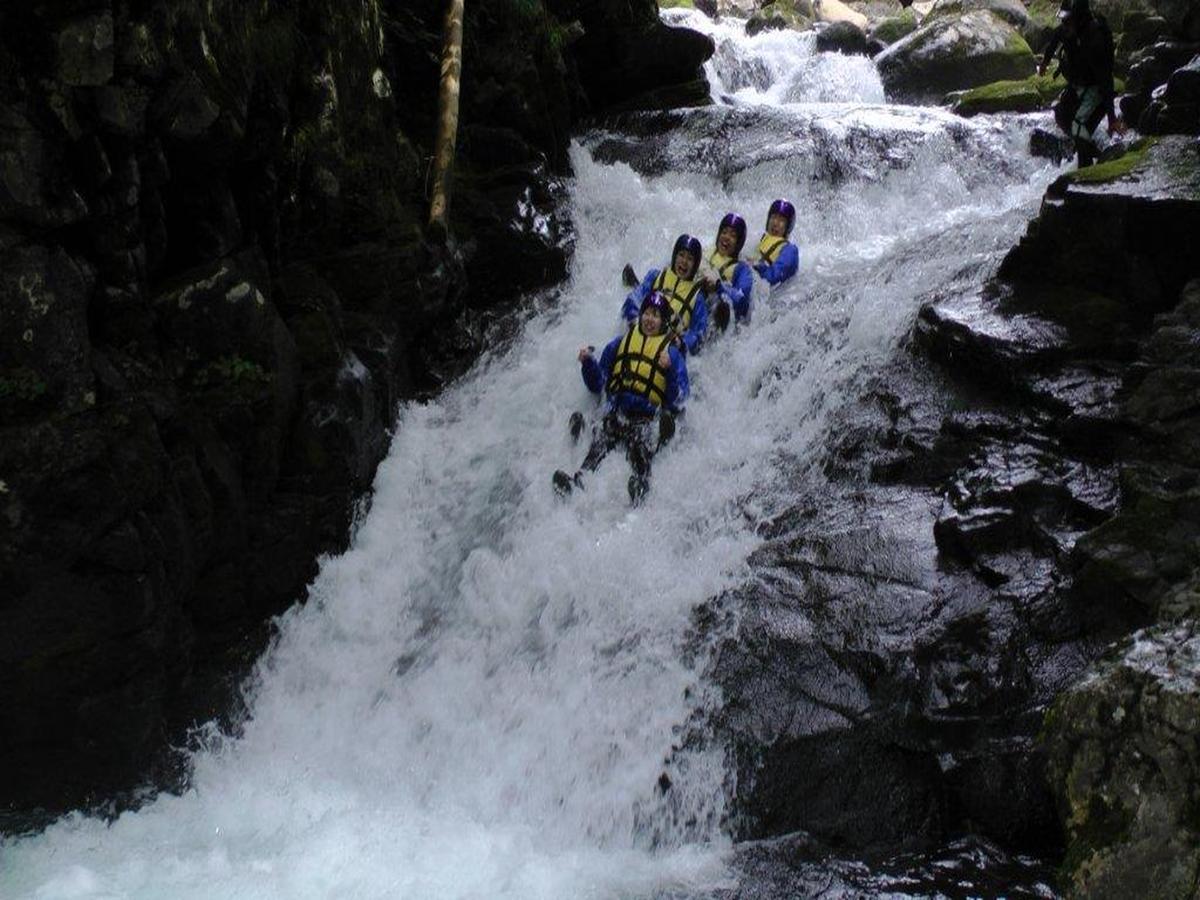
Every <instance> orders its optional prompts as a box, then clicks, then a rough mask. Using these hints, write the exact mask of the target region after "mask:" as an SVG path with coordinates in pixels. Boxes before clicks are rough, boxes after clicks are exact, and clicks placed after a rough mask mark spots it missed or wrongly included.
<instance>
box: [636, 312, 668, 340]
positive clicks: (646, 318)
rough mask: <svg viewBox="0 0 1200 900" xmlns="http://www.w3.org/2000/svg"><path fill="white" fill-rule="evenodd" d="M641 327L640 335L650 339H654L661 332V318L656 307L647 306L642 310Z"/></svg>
mask: <svg viewBox="0 0 1200 900" xmlns="http://www.w3.org/2000/svg"><path fill="white" fill-rule="evenodd" d="M641 325H642V333H643V334H646V335H648V336H650V337H654V336H655V335H657V334H660V333H661V332H662V328H663V317H662V313H661V312H659V310H658V307H655V306H647V307H646V308H645V309H643V310H642V318H641Z"/></svg>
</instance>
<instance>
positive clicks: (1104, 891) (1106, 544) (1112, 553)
mask: <svg viewBox="0 0 1200 900" xmlns="http://www.w3.org/2000/svg"><path fill="white" fill-rule="evenodd" d="M1118 162H1119V161H1118ZM1198 171H1200V160H1198V158H1197V156H1196V148H1195V143H1194V141H1191V140H1188V139H1185V138H1171V139H1164V140H1162V141H1161V142H1160V143H1158V144H1154V145H1152V146H1149V147H1148V148H1146V147H1143V155H1142V156H1141V157H1140V158H1137V157H1135V158H1134V159H1132V160H1127V161H1126V165H1125V166H1124V167H1120V166H1115V164H1110V168H1109V169H1108V170H1107V171H1105V170H1103V168H1102V167H1098V168H1097V169H1096V170H1095V171H1093V172H1091V173H1088V172H1084V173H1082V174H1080V175H1078V176H1074V177H1071V178H1068V179H1066V180H1065V181H1064V182H1063V183H1062V184H1060V185H1057V186H1056V187H1055V188H1052V189H1051V192H1050V193H1049V194H1048V196H1047V199H1046V201H1045V202H1044V203H1043V207H1042V213H1041V215H1040V216H1039V218H1038V219H1037V220H1035V222H1033V223H1032V224H1031V225H1030V227H1029V230H1028V233H1027V234H1026V237H1025V238H1024V239H1022V241H1021V243H1020V245H1019V246H1017V247H1016V248H1014V249H1013V251H1012V252H1011V253H1010V254H1009V255H1008V257H1007V258H1006V260H1005V262H1004V264H1003V266H1002V267H1001V270H1000V272H1001V278H1002V279H1003V280H1002V281H1001V282H999V283H997V284H995V285H994V286H993V287H992V288H991V289H990V290H989V291H985V292H984V294H983V295H980V296H976V297H973V298H955V299H953V300H949V301H943V302H939V303H935V304H931V305H929V306H927V307H925V308H924V309H923V310H922V313H921V316H920V320H919V322H918V325H917V329H916V332H915V337H916V343H917V345H918V346H919V347H920V348H922V349H923V350H924V351H925V352H926V353H927V354H928V355H929V356H930V357H931V358H933V359H935V360H937V361H939V362H941V363H942V364H943V365H944V366H946V367H947V368H948V369H950V370H951V371H954V372H958V373H961V374H962V375H965V376H967V377H968V378H970V379H972V380H974V381H975V382H976V383H977V384H978V385H979V386H980V387H981V388H986V389H987V391H988V393H989V394H990V395H992V396H995V394H996V393H998V392H999V393H1006V392H1010V391H1015V392H1017V393H1020V394H1024V395H1025V397H1026V398H1027V406H1026V409H1027V410H1035V411H1038V410H1040V413H1035V415H1034V416H1033V422H1034V423H1035V424H1036V431H1035V432H1032V433H1031V432H1029V431H1028V430H1026V429H1024V428H1023V429H1022V438H1021V443H1022V445H1024V446H1025V447H1027V448H1028V449H1020V450H1018V451H1017V454H1016V456H1015V457H1013V456H1008V457H1007V458H1006V459H1005V461H1004V462H1003V463H1000V462H999V460H996V461H995V462H993V464H990V465H988V466H986V467H985V468H984V469H983V470H981V471H980V472H979V473H978V475H980V476H982V483H983V484H984V485H986V487H985V489H984V490H982V491H981V490H979V488H978V487H976V486H972V485H971V480H972V479H970V478H966V479H964V478H963V477H962V476H961V475H960V476H959V478H958V479H957V481H956V482H955V484H954V486H953V487H952V488H951V490H950V492H949V493H948V495H947V498H948V502H949V505H950V507H952V508H953V509H954V512H953V513H952V514H951V515H950V516H943V517H941V518H939V521H938V523H937V526H936V528H935V534H936V535H937V539H938V546H939V548H940V549H941V550H942V551H943V552H944V553H945V554H947V555H948V556H952V557H957V558H959V559H960V560H964V561H968V563H969V564H970V565H971V566H972V568H973V570H974V571H975V572H976V574H977V575H978V576H979V577H980V579H981V580H982V581H983V582H984V583H996V584H999V585H1003V587H1002V588H1001V589H1002V590H1003V589H1007V586H1008V585H1009V583H1010V581H1009V580H1006V579H1008V578H1009V577H1010V571H1011V563H1012V561H1011V558H1009V559H1006V558H1005V555H1006V553H1011V549H1009V548H1011V547H1012V546H1013V544H1012V541H1013V537H1014V535H1028V536H1030V537H1032V539H1033V542H1032V544H1031V546H1032V547H1034V548H1036V551H1035V552H1036V553H1037V554H1038V555H1040V556H1042V557H1043V558H1044V559H1047V560H1049V561H1051V562H1052V567H1051V571H1052V573H1053V579H1054V581H1055V582H1056V586H1055V588H1054V590H1053V592H1052V596H1054V597H1055V600H1054V601H1053V602H1052V603H1051V604H1050V605H1049V606H1048V607H1046V608H1045V610H1044V611H1045V613H1046V614H1047V616H1048V618H1047V619H1046V621H1047V622H1054V623H1056V627H1062V626H1064V625H1066V626H1067V627H1068V629H1069V631H1070V632H1073V633H1075V634H1077V635H1078V638H1079V639H1078V643H1077V645H1076V650H1075V651H1074V652H1076V653H1077V654H1078V655H1077V656H1076V658H1075V661H1074V664H1073V665H1072V666H1068V667H1067V669H1066V670H1064V671H1070V670H1072V669H1073V670H1074V671H1075V675H1074V676H1073V677H1071V678H1070V679H1069V680H1068V683H1066V684H1064V683H1062V682H1061V681H1060V682H1059V686H1060V687H1068V688H1069V689H1068V690H1066V692H1065V693H1063V694H1062V695H1061V696H1059V697H1058V698H1056V699H1055V700H1054V701H1053V703H1052V705H1051V708H1050V712H1049V715H1048V716H1047V718H1046V721H1045V725H1044V730H1043V733H1042V737H1043V741H1042V744H1041V750H1040V751H1039V752H1040V753H1042V754H1043V755H1044V758H1045V760H1046V772H1047V775H1048V777H1049V782H1048V783H1049V785H1050V786H1051V789H1052V791H1053V794H1054V797H1055V802H1056V805H1057V807H1058V809H1059V811H1060V816H1061V819H1062V822H1063V824H1064V827H1065V829H1066V842H1067V843H1066V860H1065V862H1064V864H1063V869H1062V870H1063V872H1064V874H1065V876H1066V878H1067V886H1068V887H1069V888H1070V890H1071V892H1072V893H1073V894H1075V895H1078V896H1144V897H1175V896H1183V895H1187V894H1189V892H1190V891H1192V890H1193V889H1194V886H1195V882H1196V872H1197V856H1196V853H1195V846H1196V835H1195V827H1194V822H1193V820H1192V819H1191V818H1189V814H1188V813H1186V812H1184V811H1183V810H1184V809H1185V808H1187V809H1190V808H1191V806H1190V804H1192V803H1193V799H1191V793H1192V788H1191V785H1192V784H1193V783H1194V781H1195V779H1196V772H1195V767H1196V752H1195V740H1194V737H1193V734H1194V731H1195V728H1194V726H1193V724H1192V723H1191V720H1190V719H1189V718H1188V716H1192V717H1194V715H1195V710H1194V709H1192V707H1193V706H1194V705H1195V703H1194V700H1195V697H1196V696H1197V692H1196V691H1195V689H1194V685H1192V684H1191V677H1192V675H1193V674H1194V664H1193V661H1192V660H1191V654H1192V651H1193V649H1194V648H1193V647H1192V644H1193V643H1194V634H1193V632H1194V630H1195V623H1196V615H1197V612H1200V609H1198V608H1197V606H1196V604H1195V573H1196V572H1197V571H1198V570H1200V555H1198V554H1197V547H1200V523H1198V520H1197V515H1196V510H1197V496H1198V493H1197V486H1198V485H1200V473H1198V472H1197V469H1196V460H1197V459H1200V454H1197V448H1198V447H1200V443H1198V442H1197V435H1198V431H1197V429H1198V427H1200V425H1198V423H1200V407H1197V404H1196V399H1195V398H1196V396H1197V395H1196V387H1197V384H1198V383H1200V382H1197V381H1196V379H1195V372H1196V368H1197V365H1198V364H1200V363H1198V350H1197V341H1196V333H1197V332H1196V325H1197V322H1198V321H1200V320H1198V319H1197V315H1198V313H1197V309H1198V308H1200V307H1198V304H1200V281H1196V280H1195V279H1196V278H1197V276H1200V266H1198V264H1197V260H1196V258H1195V256H1194V254H1188V253H1186V252H1185V251H1183V249H1182V245H1181V244H1173V243H1172V242H1173V241H1175V240H1177V237H1178V234H1177V232H1176V230H1175V229H1176V228H1177V227H1179V225H1180V223H1181V221H1184V220H1186V222H1187V223H1189V224H1188V225H1187V226H1186V227H1187V228H1188V229H1189V230H1191V229H1194V228H1195V223H1194V222H1192V219H1191V218H1190V217H1192V216H1195V215H1196V211H1197V209H1198V208H1200V193H1198V192H1197V190H1196V181H1195V179H1196V177H1197V172H1198ZM1089 175H1090V176H1092V177H1089ZM1084 209H1087V210H1089V212H1088V213H1087V214H1086V215H1085V214H1084V212H1083V210H1084ZM1176 217H1182V220H1180V219H1177V218H1176ZM1100 223H1102V225H1101V224H1100ZM1127 228H1132V229H1133V231H1126V230H1125V229H1127ZM1135 232H1136V234H1135ZM1114 234H1115V235H1116V236H1119V238H1120V240H1119V241H1115V240H1113V235H1114ZM1181 253H1182V254H1183V256H1182V257H1180V256H1177V255H1176V254H1181ZM1114 254H1115V255H1116V256H1115V258H1114ZM1162 310H1166V311H1162ZM1155 311H1159V312H1158V314H1157V315H1153V314H1154V313H1155ZM1105 335H1107V336H1108V337H1107V338H1105ZM1117 335H1122V336H1123V337H1122V338H1117V337H1116V336H1117ZM996 373H1003V378H1002V379H996V378H995V374H996ZM998 382H999V384H1002V385H1003V388H999V389H998ZM1011 428H1012V425H1011V422H1009V423H1007V424H1005V425H1004V428H1003V432H1009V433H1011ZM989 431H992V432H993V438H992V439H995V437H996V436H998V435H999V434H1000V433H1002V432H996V431H995V426H994V425H993V426H989ZM1031 438H1032V439H1031ZM1046 438H1049V439H1050V441H1049V443H1045V440H1046ZM1009 440H1011V439H1009ZM1010 446H1011V444H1010ZM994 452H995V451H989V453H992V454H994ZM1014 460H1017V461H1020V462H1018V464H1017V465H1015V466H1014ZM1071 460H1074V462H1071ZM1047 464H1049V467H1050V469H1051V470H1055V471H1057V472H1060V473H1061V472H1063V471H1064V469H1063V466H1064V464H1066V466H1067V468H1068V469H1074V472H1075V474H1074V475H1072V476H1069V477H1068V478H1067V479H1066V480H1064V481H1062V482H1060V484H1058V485H1055V486H1054V488H1053V489H1050V490H1048V487H1049V485H1048V483H1047V482H1048V479H1046V478H1045V476H1044V474H1042V473H1041V472H1039V470H1044V469H1045V467H1046V466H1047ZM1000 471H1004V472H1006V473H1009V476H1010V477H1011V476H1012V475H1015V476H1016V479H1015V480H1013V481H1009V479H1002V478H998V475H997V473H998V472H1000ZM1034 473H1038V474H1037V475H1034ZM1030 476H1033V477H1032V478H1031V477H1030ZM1027 479H1028V480H1027ZM1006 481H1009V484H1010V485H1011V487H1012V490H1011V491H1010V492H1008V493H1009V498H1008V500H1007V502H1006V501H1005V500H1004V499H1001V502H999V503H996V502H994V501H995V500H996V499H997V498H998V497H999V498H1004V495H1005V493H1006V492H1005V490H1004V487H1005V485H1004V482H1006ZM1029 484H1037V485H1038V487H1037V488H1036V489H1034V490H1033V491H1030V489H1029V488H1028V487H1026V486H1025V485H1029ZM1064 488H1066V490H1065V491H1064V490H1063V489H1064ZM998 489H999V492H998ZM1022 496H1024V498H1025V499H1024V500H1023V501H1020V502H1015V503H1014V502H1013V501H1014V500H1019V499H1020V498H1021V497H1022ZM1034 498H1036V499H1034ZM1030 500H1033V501H1034V502H1033V503H1029V502H1028V501H1030ZM964 504H965V508H963V507H964ZM1047 526H1049V527H1047ZM998 548H999V552H998ZM1156 621H1157V622H1159V623H1160V624H1157V625H1151V623H1154V622H1156ZM1144 626H1149V627H1148V628H1147V629H1146V630H1143V631H1139V632H1138V633H1137V634H1135V635H1134V636H1133V637H1132V638H1128V639H1125V640H1123V641H1122V640H1121V636H1122V635H1124V634H1128V632H1130V631H1131V630H1132V629H1134V628H1138V627H1144ZM1113 641H1117V643H1116V644H1115V645H1113ZM1114 646H1115V649H1110V648H1112V647H1114ZM1089 659H1092V660H1094V659H1102V660H1103V661H1102V662H1100V663H1099V664H1098V665H1097V666H1095V667H1094V668H1091V669H1090V672H1088V674H1086V677H1081V676H1083V674H1084V673H1085V671H1087V668H1086V667H1085V666H1084V664H1085V663H1086V662H1087V661H1088V660H1089ZM1081 667H1082V668H1081ZM1181 717H1182V718H1181ZM1181 723H1182V724H1181Z"/></svg>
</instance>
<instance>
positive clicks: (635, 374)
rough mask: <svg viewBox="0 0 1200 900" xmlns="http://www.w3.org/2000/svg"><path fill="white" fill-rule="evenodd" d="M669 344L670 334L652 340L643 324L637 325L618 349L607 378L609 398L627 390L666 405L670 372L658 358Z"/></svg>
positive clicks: (623, 339) (652, 401) (660, 335)
mask: <svg viewBox="0 0 1200 900" xmlns="http://www.w3.org/2000/svg"><path fill="white" fill-rule="evenodd" d="M670 342H671V338H670V335H669V334H656V335H654V336H653V337H651V336H649V335H647V334H645V333H644V332H643V331H642V325H641V322H637V323H635V324H634V326H633V327H632V328H630V329H629V331H627V332H626V333H625V337H624V338H622V339H621V343H620V344H619V345H618V346H617V355H616V357H615V358H614V359H613V367H612V375H610V376H609V379H608V386H607V390H608V393H609V396H612V395H614V394H616V393H617V392H618V391H626V392H628V393H631V394H637V395H638V396H640V397H645V398H646V399H647V400H649V401H650V402H651V403H653V404H654V405H655V406H663V405H664V404H665V403H666V402H667V370H666V369H664V368H663V367H662V366H661V365H659V362H658V357H659V354H661V353H662V351H663V350H666V349H667V347H668V346H670Z"/></svg>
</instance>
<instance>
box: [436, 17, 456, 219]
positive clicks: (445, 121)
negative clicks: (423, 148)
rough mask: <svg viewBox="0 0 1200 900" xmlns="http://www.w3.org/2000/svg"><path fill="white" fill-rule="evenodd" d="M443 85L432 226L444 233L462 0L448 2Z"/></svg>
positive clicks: (447, 210) (453, 142)
mask: <svg viewBox="0 0 1200 900" xmlns="http://www.w3.org/2000/svg"><path fill="white" fill-rule="evenodd" d="M442 37H443V44H442V84H441V90H439V91H438V131H437V140H436V141H435V143H434V156H433V196H432V197H431V198H430V201H429V227H430V229H431V230H432V231H437V232H440V233H441V234H445V233H446V231H447V228H448V223H447V217H448V215H449V209H450V168H451V166H452V165H453V163H454V147H455V143H456V141H457V138H458V90H459V82H460V80H461V78H462V37H463V0H447V6H446V22H445V25H444V26H443V29H442Z"/></svg>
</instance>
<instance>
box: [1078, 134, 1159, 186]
mask: <svg viewBox="0 0 1200 900" xmlns="http://www.w3.org/2000/svg"><path fill="white" fill-rule="evenodd" d="M1154 144H1155V140H1154V138H1142V139H1141V140H1139V141H1136V142H1135V143H1134V144H1133V146H1131V147H1130V148H1129V150H1128V151H1126V153H1125V155H1124V156H1122V157H1120V158H1118V159H1114V160H1112V161H1110V162H1106V163H1100V164H1098V165H1095V166H1088V167H1087V168H1086V169H1079V170H1078V171H1076V172H1072V173H1070V174H1069V175H1068V176H1067V178H1068V179H1069V180H1070V181H1071V182H1072V183H1074V184H1103V183H1105V182H1109V181H1116V180H1117V179H1119V178H1124V177H1125V176H1126V175H1128V174H1130V173H1131V172H1132V171H1133V170H1134V169H1136V168H1138V167H1139V166H1140V165H1141V164H1142V163H1143V162H1144V161H1145V159H1146V154H1147V153H1149V152H1150V148H1151V147H1153V146H1154Z"/></svg>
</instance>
